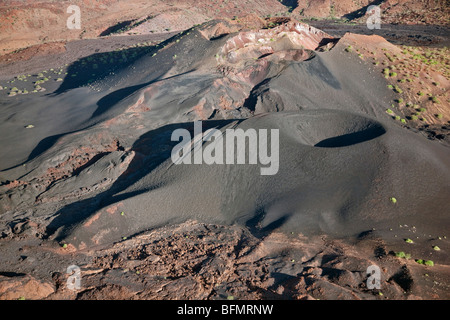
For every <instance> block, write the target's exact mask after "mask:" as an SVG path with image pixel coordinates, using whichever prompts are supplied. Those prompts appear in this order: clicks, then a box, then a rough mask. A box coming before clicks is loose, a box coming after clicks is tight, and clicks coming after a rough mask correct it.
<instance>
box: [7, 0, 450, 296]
mask: <svg viewBox="0 0 450 320" xmlns="http://www.w3.org/2000/svg"><path fill="white" fill-rule="evenodd" d="M89 3H90V2H89ZM145 3H147V2H145ZM208 3H209V2H208ZM328 3H329V4H330V5H332V4H333V3H332V2H328ZM19 4H20V5H21V7H22V8H25V7H26V8H28V7H30V8H31V7H33V6H34V4H35V2H32V3H31V2H30V3H25V4H24V2H20V3H19V2H17V6H19ZM47 5H48V6H49V7H48V8H53V7H52V6H54V5H55V3H53V2H50V1H49V2H48V3H47ZM86 5H88V4H86ZM96 5H97V6H98V8H97V9H98V10H100V9H101V8H102V7H101V5H105V6H106V5H108V8H109V7H111V9H108V15H109V14H110V15H111V16H110V17H106V16H104V19H106V20H104V25H103V28H100V27H98V28H97V27H96V26H98V25H102V23H103V22H102V20H101V19H98V18H95V17H96V16H95V15H96V10H97V9H95V8H93V9H92V10H90V13H89V15H90V16H89V17H90V18H89V19H93V20H92V23H89V24H87V25H89V28H90V29H89V30H87V31H86V32H84V34H85V35H88V34H90V33H89V32H93V33H92V34H91V35H92V37H93V38H88V37H90V36H86V37H87V38H86V39H81V40H76V41H68V40H70V39H69V38H67V36H66V35H63V34H58V33H54V34H53V36H54V38H52V39H50V38H49V41H48V43H45V44H42V45H37V46H31V47H28V48H27V49H23V50H19V51H18V52H15V53H11V52H10V53H8V54H5V55H4V56H2V58H1V59H2V60H1V61H0V65H1V69H0V71H1V72H0V87H1V89H2V90H0V123H1V125H0V146H1V148H2V150H3V152H2V154H1V155H0V170H1V172H0V180H1V185H0V252H1V257H2V259H1V260H0V298H1V299H49V300H51V299H80V300H81V299H211V300H212V299H448V298H449V292H450V291H449V276H450V273H449V255H448V253H447V252H448V250H449V249H448V239H447V236H448V235H447V234H446V232H447V230H448V225H449V222H450V221H449V216H448V210H447V203H448V201H447V199H448V194H449V191H450V170H449V169H450V163H449V161H448V159H449V152H450V151H449V142H450V136H449V134H448V126H449V121H450V113H449V100H448V89H449V88H450V82H449V73H448V72H449V70H448V67H449V52H448V49H447V48H446V47H445V45H444V44H445V43H446V42H447V41H448V36H446V35H445V32H443V31H442V32H440V31H437V32H436V29H426V28H423V29H418V30H415V29H414V28H409V29H408V28H407V27H404V29H403V30H402V31H401V32H400V33H399V34H400V35H401V36H399V37H395V35H392V34H391V35H390V37H391V38H390V39H391V40H392V39H394V40H393V41H391V42H389V41H387V40H386V39H385V38H383V37H381V36H380V35H377V34H366V32H361V33H362V34H356V33H349V32H343V30H345V28H347V27H349V25H345V24H344V25H343V27H342V28H340V27H338V26H336V25H335V24H326V25H325V26H327V28H323V29H327V30H326V31H327V32H325V31H324V30H321V29H318V28H315V27H313V26H312V25H309V24H305V23H302V22H300V21H298V20H296V19H293V18H291V17H281V16H272V14H271V16H270V17H267V15H268V14H269V13H266V11H265V10H266V9H267V10H268V11H267V12H269V11H270V10H273V8H274V7H273V6H272V3H270V2H267V6H265V2H263V3H262V4H260V5H259V6H258V10H260V11H258V12H256V13H254V14H250V15H246V16H244V15H241V14H240V11H238V9H239V10H243V11H242V12H244V11H249V10H250V9H245V8H244V7H239V8H235V9H236V10H237V11H236V12H235V11H233V10H226V9H227V8H228V9H229V8H231V7H233V2H231V1H223V2H220V3H219V4H218V5H217V4H215V5H214V8H215V9H218V10H219V12H220V10H221V9H219V8H222V7H221V5H223V6H224V10H225V11H227V15H228V17H229V18H226V17H225V18H222V19H214V20H210V16H206V13H205V12H211V10H206V9H204V7H203V4H202V5H199V6H198V7H196V8H192V7H189V3H188V2H186V3H184V2H181V3H177V5H176V6H175V5H174V4H173V5H172V6H171V3H170V2H164V6H167V8H166V7H164V8H166V9H167V11H164V10H162V9H161V12H163V11H164V12H170V14H171V15H172V14H174V12H179V10H181V11H183V12H184V14H186V12H187V11H186V10H194V9H195V10H196V11H198V12H204V14H205V18H204V19H205V20H208V21H207V22H203V21H201V20H195V21H194V20H192V21H190V20H189V21H188V22H187V24H186V25H181V24H180V26H179V28H180V29H179V30H182V31H180V32H178V31H177V30H178V29H177V28H173V29H172V27H171V26H173V25H170V24H169V25H168V27H166V26H167V25H164V27H163V24H162V22H161V21H162V20H161V17H160V15H158V16H156V17H155V18H151V19H150V18H149V19H143V20H133V14H135V13H133V12H136V14H137V13H139V17H140V18H139V19H142V17H144V16H145V15H142V13H143V12H144V11H145V10H144V9H143V7H139V6H138V5H133V6H131V4H130V5H129V10H130V11H129V12H128V11H127V9H125V8H123V7H120V5H122V6H123V5H124V4H123V3H121V2H120V1H111V2H109V3H100V2H98V3H97V4H96ZM142 5H144V4H143V3H142ZM184 5H186V7H184ZM246 5H248V6H253V7H255V3H253V2H252V1H248V2H246ZM295 5H296V6H295ZM116 6H117V7H116ZM161 6H163V5H161ZM205 6H206V7H208V5H207V4H206V2H205ZM277 6H279V8H280V10H281V9H282V10H286V8H287V9H288V11H292V14H294V13H295V12H296V10H297V11H299V9H300V8H301V3H300V2H299V3H294V2H291V3H284V4H283V3H279V2H277ZM398 6H400V4H399V5H398ZM398 6H397V7H398ZM289 7H292V8H289ZM294 7H295V8H294ZM320 7H321V6H320V5H317V6H316V9H317V10H318V9H319V8H320ZM9 8H11V7H9ZM39 8H41V7H39ZM114 8H116V9H114ZM119 8H122V9H121V10H122V11H121V10H120V9H119ZM127 8H128V7H127ZM137 8H139V12H138V10H137ZM291 9H292V10H291ZM350 9H351V10H353V7H348V10H350ZM49 10H50V9H49ZM115 10H117V11H115ZM133 10H135V11H133ZM201 10H205V11H201ZM386 10H387V9H386ZM392 10H393V9H392ZM9 12H11V11H9ZM198 12H197V13H198ZM242 12H241V13H242ZM280 12H281V11H280ZM119 13H122V15H121V16H120V21H119V15H118V14H119ZM197 13H196V15H194V16H195V17H197ZM114 14H116V16H115V17H116V19H118V20H117V21H116V22H114V23H111V21H112V20H108V19H112V17H113V16H114ZM127 14H129V15H127ZM162 14H163V13H161V15H162ZM298 14H299V15H308V11H305V10H303V12H301V13H300V12H298ZM44 15H46V14H44ZM317 15H318V14H317ZM134 17H136V16H134ZM158 17H159V18H158ZM128 19H129V20H131V21H132V22H131V23H125V24H123V23H122V22H123V21H127V20H128ZM136 19H138V18H136ZM154 19H156V20H154ZM178 20H180V19H178ZM178 20H177V21H178ZM2 21H3V20H2ZM106 21H107V23H106ZM139 21H140V22H139ZM138 22H139V23H138ZM152 23H155V24H154V25H152ZM159 23H161V24H160V25H161V28H164V29H154V27H153V26H156V25H159ZM198 23H200V24H198ZM118 24H119V25H118ZM191 24H196V25H195V26H193V25H191ZM105 25H108V26H109V27H107V28H105ZM55 30H56V29H55ZM152 30H153V31H154V32H151V31H152ZM355 30H356V31H357V30H358V29H355ZM389 30H390V31H386V30H385V31H380V32H387V33H390V32H391V30H395V28H394V27H391V29H389ZM94 31H95V32H94ZM64 32H66V31H64ZM78 32H80V31H78ZM81 32H82V31H81ZM100 33H103V35H102V36H101V37H100V38H98V39H97V37H99V36H100ZM408 33H409V34H414V35H417V37H414V40H408V37H407V36H406V35H407V34H408ZM12 34H13V33H12ZM48 34H52V33H48ZM119 35H121V36H119ZM427 37H429V38H430V39H432V41H427V40H424V39H428V38H427ZM12 38H14V36H13V37H12ZM32 38H33V37H31V38H30V39H32ZM71 39H79V35H77V36H75V37H74V38H71ZM405 39H406V40H407V41H404V40H405ZM422 40H423V41H424V43H420V44H419V43H418V42H417V41H422ZM26 41H31V42H26ZM26 41H25V40H24V42H21V43H22V44H21V45H23V43H26V45H29V44H33V41H34V40H26ZM46 41H47V40H46ZM46 41H45V42H46ZM393 42H395V43H393ZM2 43H3V42H2ZM424 44H426V46H425V45H424ZM5 49H6V50H5V52H8V51H10V49H12V47H9V49H8V48H7V47H5ZM198 120H201V121H202V123H203V128H202V129H203V132H205V133H206V132H209V131H208V130H209V129H216V130H218V132H219V133H220V135H221V136H223V137H226V136H227V134H228V131H227V129H242V130H248V129H257V130H271V129H278V130H279V163H278V165H279V168H278V171H277V174H275V175H273V176H264V175H261V174H260V167H261V165H262V163H258V165H252V164H249V163H247V164H239V165H233V164H218V163H216V164H211V165H208V164H198V165H189V164H181V165H174V163H173V161H172V159H171V151H172V150H173V148H174V146H175V145H176V144H177V142H175V141H173V140H172V139H171V135H172V134H173V132H174V131H175V130H177V129H185V130H187V131H188V132H191V133H193V132H194V130H195V121H198ZM208 146H211V143H209V142H205V143H204V147H205V148H206V147H208ZM372 265H376V266H378V267H379V268H380V270H381V288H380V289H376V290H374V289H370V288H368V287H367V279H368V276H369V275H368V274H367V268H368V267H369V266H372ZM70 266H77V268H79V269H78V270H79V272H80V277H81V286H80V287H79V288H77V290H71V289H70V288H69V287H68V286H67V281H68V279H70V278H71V276H72V272H73V269H71V270H72V271H67V269H68V268H69V267H70Z"/></svg>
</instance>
